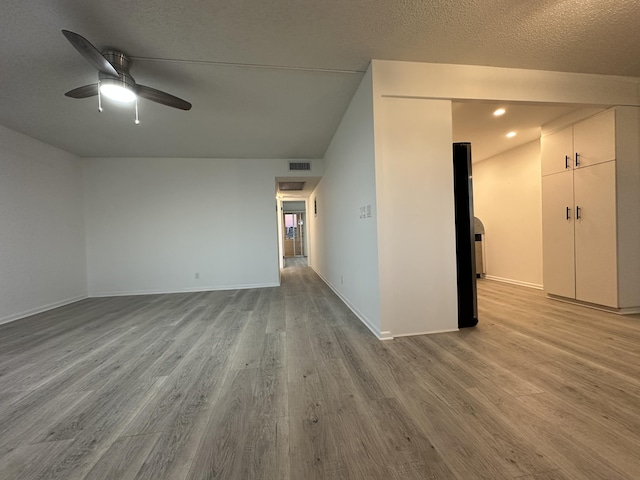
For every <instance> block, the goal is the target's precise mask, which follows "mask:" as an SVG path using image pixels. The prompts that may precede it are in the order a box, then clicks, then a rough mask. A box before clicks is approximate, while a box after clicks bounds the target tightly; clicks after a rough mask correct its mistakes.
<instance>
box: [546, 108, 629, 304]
mask: <svg viewBox="0 0 640 480" xmlns="http://www.w3.org/2000/svg"><path fill="white" fill-rule="evenodd" d="M615 114H616V111H615V110H608V111H606V112H604V113H602V114H599V115H596V116H594V117H591V118H589V119H587V120H584V121H582V122H579V123H577V124H575V125H572V126H570V127H566V128H564V129H562V130H559V131H558V132H555V133H552V134H550V135H546V136H543V137H542V139H541V146H542V175H543V177H542V232H543V234H542V237H543V238H542V240H543V282H544V289H545V291H546V292H547V293H548V294H551V295H557V296H561V297H565V298H570V299H575V300H579V301H582V302H587V303H592V304H597V305H603V306H607V307H612V308H619V307H620V302H619V299H618V283H619V275H618V265H619V260H618V251H617V250H618V249H617V245H618V238H617V204H616V163H617V161H616V142H617V136H616V126H615V125H616V117H615ZM636 141H637V140H636ZM636 161H640V159H638V158H636ZM637 304H640V302H639V303H637Z"/></svg>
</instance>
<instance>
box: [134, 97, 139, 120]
mask: <svg viewBox="0 0 640 480" xmlns="http://www.w3.org/2000/svg"><path fill="white" fill-rule="evenodd" d="M134 123H135V124H136V125H140V119H139V118H138V99H137V98H136V121H135V122H134Z"/></svg>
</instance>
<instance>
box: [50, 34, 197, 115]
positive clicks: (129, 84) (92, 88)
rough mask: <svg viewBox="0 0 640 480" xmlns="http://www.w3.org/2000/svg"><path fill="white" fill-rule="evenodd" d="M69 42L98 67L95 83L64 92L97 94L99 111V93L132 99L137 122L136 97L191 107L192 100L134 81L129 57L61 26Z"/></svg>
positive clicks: (119, 99)
mask: <svg viewBox="0 0 640 480" xmlns="http://www.w3.org/2000/svg"><path fill="white" fill-rule="evenodd" d="M62 33H63V35H64V36H65V37H66V38H67V40H68V41H69V43H71V45H73V47H74V48H75V49H76V50H78V52H80V54H81V55H82V56H83V57H84V58H85V59H86V60H87V61H88V62H89V63H91V64H92V65H93V66H94V67H95V68H96V69H97V70H98V83H97V84H91V85H85V86H83V87H78V88H74V89H73V90H70V91H68V92H67V93H65V95H66V96H67V97H71V98H87V97H92V96H94V95H97V96H98V111H100V112H101V111H102V98H101V97H102V96H105V97H106V98H109V99H111V100H115V101H117V102H121V103H131V102H135V110H136V118H135V124H136V125H138V124H139V123H140V120H139V118H138V97H141V98H144V99H147V100H150V101H152V102H156V103H160V104H162V105H167V106H169V107H173V108H179V109H181V110H190V109H191V104H190V103H189V102H187V101H185V100H182V99H181V98H178V97H175V96H173V95H170V94H168V93H166V92H163V91H160V90H156V89H155V88H151V87H146V86H144V85H138V84H136V81H135V80H134V78H133V77H132V76H131V74H130V73H129V68H130V67H131V59H129V57H127V56H126V55H125V54H124V53H122V52H120V51H118V50H105V51H104V52H100V51H99V50H98V49H97V48H96V47H94V46H93V45H92V44H91V43H90V42H89V41H88V40H87V39H86V38H84V37H83V36H81V35H78V34H77V33H74V32H70V31H69V30H62Z"/></svg>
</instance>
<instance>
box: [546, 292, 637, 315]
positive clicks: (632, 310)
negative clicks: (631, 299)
mask: <svg viewBox="0 0 640 480" xmlns="http://www.w3.org/2000/svg"><path fill="white" fill-rule="evenodd" d="M547 298H548V299H550V300H556V301H558V302H564V303H570V304H571V305H577V306H579V307H587V308H592V309H594V310H600V311H602V312H609V313H615V314H617V315H635V314H637V313H640V306H639V307H625V308H615V307H607V306H604V305H598V304H596V303H589V302H583V301H580V300H576V299H575V298H566V297H559V296H557V295H552V294H550V293H547Z"/></svg>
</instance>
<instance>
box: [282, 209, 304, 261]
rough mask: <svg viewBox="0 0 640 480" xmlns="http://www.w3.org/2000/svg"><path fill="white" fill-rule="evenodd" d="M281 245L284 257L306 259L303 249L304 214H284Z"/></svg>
mask: <svg viewBox="0 0 640 480" xmlns="http://www.w3.org/2000/svg"><path fill="white" fill-rule="evenodd" d="M283 215H284V219H283V225H284V231H283V238H282V240H283V245H284V256H285V258H286V257H306V256H307V255H306V249H305V232H304V227H305V218H304V217H305V213H304V212H284V213H283Z"/></svg>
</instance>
